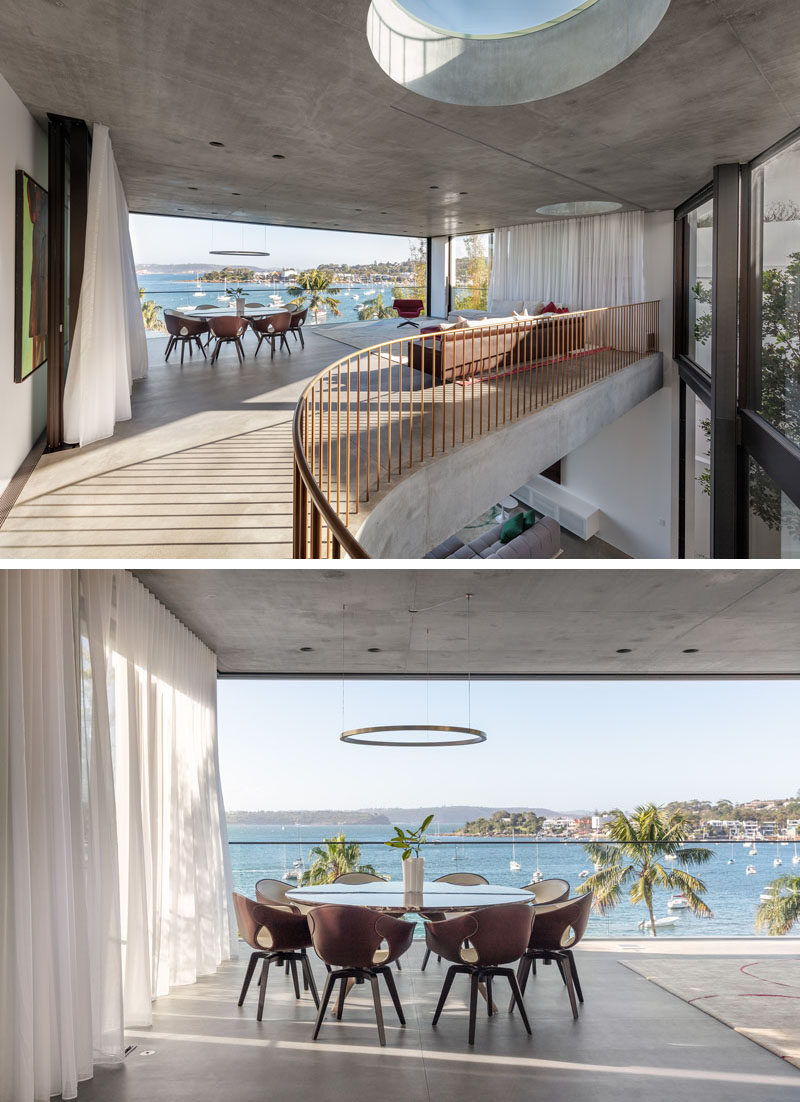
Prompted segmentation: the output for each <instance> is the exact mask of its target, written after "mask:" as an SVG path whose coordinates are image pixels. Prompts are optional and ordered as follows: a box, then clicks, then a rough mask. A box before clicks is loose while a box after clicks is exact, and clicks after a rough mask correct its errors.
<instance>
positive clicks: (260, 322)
mask: <svg viewBox="0 0 800 1102" xmlns="http://www.w3.org/2000/svg"><path fill="white" fill-rule="evenodd" d="M291 323H292V315H291V314H290V313H289V312H288V311H283V312H281V313H280V314H267V315H266V317H263V318H250V328H251V329H252V330H253V332H254V333H255V335H256V336H257V337H258V344H257V345H256V350H255V352H254V353H253V355H255V356H257V355H258V352H259V349H260V348H261V344H262V342H263V341H269V343H270V349H271V351H270V357H269V358H270V359H271V360H272V359H274V358H275V341H276V340H279V341H280V344H279V347H280V348H285V349H286V351H287V352H288V353H289V355H290V356H291V354H292V350H291V348H290V347H289V342H288V341H287V340H286V334H287V333H288V332H289V328H290V326H291Z"/></svg>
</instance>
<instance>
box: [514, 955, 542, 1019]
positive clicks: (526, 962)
mask: <svg viewBox="0 0 800 1102" xmlns="http://www.w3.org/2000/svg"><path fill="white" fill-rule="evenodd" d="M531 965H534V967H535V965H536V962H535V961H534V960H533V958H532V957H529V956H527V955H525V956H523V958H522V960H521V961H520V962H519V967H518V968H517V985H518V987H519V990H520V994H521V995H524V994H525V988H526V987H527V985H528V974H529V973H530V970H531ZM514 1002H515V999H514V996H513V994H512V996H511V1002H510V1003H509V1004H508V1012H509V1014H511V1013H513V1011H514Z"/></svg>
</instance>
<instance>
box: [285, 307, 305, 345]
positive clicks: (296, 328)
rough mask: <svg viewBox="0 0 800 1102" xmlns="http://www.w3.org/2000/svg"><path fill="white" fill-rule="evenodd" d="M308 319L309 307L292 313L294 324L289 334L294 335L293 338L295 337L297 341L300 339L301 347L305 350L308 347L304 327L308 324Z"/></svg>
mask: <svg viewBox="0 0 800 1102" xmlns="http://www.w3.org/2000/svg"><path fill="white" fill-rule="evenodd" d="M307 317H308V307H307V306H306V307H304V308H303V309H302V310H293V311H292V323H291V325H290V326H289V332H290V333H291V334H292V336H293V337H294V339H295V340H297V338H298V337H299V338H300V347H301V348H305V346H306V342H305V338H304V337H303V326H304V325H305V323H306V318H307Z"/></svg>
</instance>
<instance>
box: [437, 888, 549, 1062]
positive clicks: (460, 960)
mask: <svg viewBox="0 0 800 1102" xmlns="http://www.w3.org/2000/svg"><path fill="white" fill-rule="evenodd" d="M534 917H535V916H534V910H533V908H532V907H528V906H526V905H525V904H524V903H523V904H520V903H502V904H500V905H499V906H497V907H483V908H481V910H479V911H470V912H469V913H468V914H463V915H459V916H458V917H457V918H448V919H446V920H445V921H444V922H426V923H425V941H426V943H427V945H428V948H429V949H431V950H432V952H434V953H437V954H438V955H439V956H440V957H444V959H445V960H449V961H452V962H453V963H452V964H451V965H450V967H449V968H448V970H447V975H446V976H445V981H444V985H443V986H442V993H441V995H440V996H439V1002H438V1003H437V1006H436V1013H435V1014H434V1015H433V1023H432V1024H433V1025H434V1026H435V1025H436V1023H437V1022H438V1021H439V1017H440V1015H441V1013H442V1010H443V1009H444V1004H445V1002H446V1001H447V996H448V995H449V993H450V988H451V987H452V985H453V980H454V979H455V977H456V976H457V975H458V974H459V973H464V974H465V975H468V976H469V977H470V994H469V1043H470V1044H471V1045H474V1044H475V1019H476V1016H477V1010H478V989H479V986H480V985H481V984H485V985H486V1006H487V1008H488V1011H489V1016H490V1017H491V1016H492V1014H493V1013H494V1004H493V1003H492V981H493V980H494V978H495V977H496V976H503V977H505V979H507V980H508V982H509V984H510V985H511V997H512V1000H513V1001H514V1002H515V1003H516V1004H517V1006H518V1007H519V1013H520V1017H521V1018H522V1021H523V1024H524V1026H525V1029H526V1030H527V1031H528V1033H530V1032H531V1025H530V1022H529V1021H528V1015H527V1014H526V1012H525V1006H524V1004H523V1002H522V993H521V991H520V988H519V983H518V982H517V977H516V975H515V974H514V969H513V968H508V967H506V965H508V964H511V963H513V962H514V961H517V960H519V958H520V957H521V956H522V954H523V953H524V952H525V948H526V946H527V945H528V942H529V941H530V936H531V926H532V925H533V924H534ZM467 941H468V942H469V948H468V949H467V948H464V943H465V942H467Z"/></svg>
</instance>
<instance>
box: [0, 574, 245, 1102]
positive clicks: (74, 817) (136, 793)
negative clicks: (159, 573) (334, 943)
mask: <svg viewBox="0 0 800 1102" xmlns="http://www.w3.org/2000/svg"><path fill="white" fill-rule="evenodd" d="M0 702H1V703H0V1025H1V1028H0V1102H34V1100H35V1102H38V1100H40V1099H47V1098H48V1097H49V1096H50V1095H51V1094H54V1093H61V1094H62V1095H63V1096H64V1097H65V1098H74V1097H75V1095H76V1092H77V1084H78V1082H79V1081H80V1080H82V1079H86V1078H89V1077H90V1076H91V1075H92V1069H93V1066H94V1064H95V1063H97V1062H98V1061H100V1060H109V1059H111V1060H119V1059H121V1058H122V1054H123V1020H124V1021H125V1022H126V1023H127V1024H130V1025H144V1024H149V1022H150V1020H151V1011H150V1004H151V1001H152V999H153V998H155V997H156V996H157V995H161V994H164V993H166V992H167V991H168V990H169V988H170V986H171V985H172V984H182V983H191V982H192V981H193V980H194V979H196V978H197V977H198V976H200V975H204V974H208V973H211V972H213V971H214V970H215V969H216V967H217V966H218V964H219V963H220V961H222V960H226V959H229V958H230V957H232V956H234V955H235V939H236V927H235V924H234V923H233V921H232V918H231V913H230V890H231V874H230V861H229V857H228V846H227V834H226V830H225V818H224V808H223V803H222V793H221V789H220V779H219V765H218V757H217V732H216V661H215V658H214V655H213V653H212V652H211V651H209V650H208V648H207V647H205V646H204V645H203V643H202V642H201V641H200V640H199V639H197V638H196V636H194V635H193V634H192V633H191V632H190V631H189V630H188V629H187V628H185V627H184V626H183V625H182V624H180V623H179V622H178V621H177V620H176V619H175V618H174V617H173V616H172V615H171V614H170V613H169V612H168V611H167V610H166V609H165V608H163V606H161V605H160V604H159V603H158V601H156V600H155V598H154V597H153V596H152V595H151V594H150V593H149V592H148V591H147V590H146V589H145V588H144V587H143V586H142V585H141V584H140V583H139V582H137V581H136V580H135V579H134V578H133V577H131V576H130V575H129V574H126V573H124V572H111V571H87V572H81V573H79V574H77V573H68V572H62V571H42V572H40V571H27V572H19V573H16V572H15V573H4V572H0Z"/></svg>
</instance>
